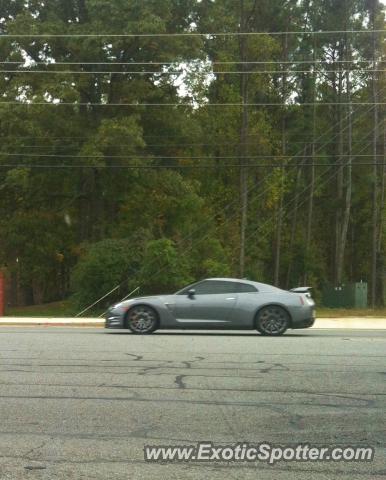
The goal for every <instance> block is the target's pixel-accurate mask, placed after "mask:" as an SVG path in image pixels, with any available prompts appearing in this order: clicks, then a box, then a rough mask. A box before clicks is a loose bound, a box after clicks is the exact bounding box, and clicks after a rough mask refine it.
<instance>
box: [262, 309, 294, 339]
mask: <svg viewBox="0 0 386 480" xmlns="http://www.w3.org/2000/svg"><path fill="white" fill-rule="evenodd" d="M289 324H290V317H289V315H288V313H287V312H286V311H285V310H284V308H282V307H279V306H277V305H269V306H267V307H264V308H262V309H261V310H260V311H259V312H258V313H257V316H256V330H257V331H259V332H260V333H261V334H262V335H271V336H279V335H283V333H284V332H285V331H286V330H287V328H288V327H289Z"/></svg>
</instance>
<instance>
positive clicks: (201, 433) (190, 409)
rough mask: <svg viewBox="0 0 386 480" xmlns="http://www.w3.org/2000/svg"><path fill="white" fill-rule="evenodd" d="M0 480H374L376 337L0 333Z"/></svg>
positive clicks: (380, 350)
mask: <svg viewBox="0 0 386 480" xmlns="http://www.w3.org/2000/svg"><path fill="white" fill-rule="evenodd" d="M0 360H1V365H0V479H12V480H14V479H23V480H24V479H34V480H35V479H50V480H53V479H77V480H78V479H87V480H90V479H100V480H102V479H103V480H106V479H130V480H137V479H145V480H148V479H150V480H151V479H157V480H158V479H165V480H169V479H178V480H180V479H185V478H186V479H210V480H217V479H241V478H242V479H259V480H260V479H263V480H265V479H275V480H282V479H285V480H287V479H300V480H301V479H311V478H312V480H321V479H338V478H339V479H340V478H342V479H347V480H348V479H350V480H353V479H354V480H355V479H359V478H360V479H364V478H374V479H378V478H379V479H381V478H382V479H384V478H385V476H386V455H385V454H386V448H385V443H386V442H385V441H386V421H385V420H386V414H385V412H386V401H385V400H386V332H385V331H367V330H362V331H353V330H344V331H343V330H313V329H310V330H303V331H298V332H296V333H295V332H294V333H291V332H290V333H288V334H286V335H285V336H283V337H281V338H266V337H262V336H259V335H257V334H254V333H217V334H215V333H188V332H186V333H183V332H181V333H180V332H175V333H167V332H160V333H156V334H154V335H151V336H135V335H131V334H129V333H126V332H121V331H107V332H106V331H104V330H102V329H96V328H58V327H48V328H38V327H23V328H21V327H19V328H17V327H15V328H10V327H2V328H0ZM206 440H209V441H212V442H215V443H216V444H221V445H224V444H234V443H236V442H242V441H246V442H251V443H259V442H262V441H267V442H272V443H280V444H288V443H291V444H293V443H312V444H323V445H325V444H333V445H344V444H348V445H357V444H358V445H372V446H374V447H375V448H376V456H375V460H374V461H373V462H372V463H352V462H348V463H327V462H323V463H322V462H319V463H303V462H296V463H283V462H279V463H277V464H276V465H274V466H269V465H267V464H264V463H252V464H251V463H237V464H235V463H214V464H208V463H183V464H165V465H160V464H157V465H156V464H149V463H145V462H144V459H143V447H144V445H145V444H147V445H149V444H150V445H154V444H161V445H175V444H183V445H187V444H195V443H196V442H198V441H206Z"/></svg>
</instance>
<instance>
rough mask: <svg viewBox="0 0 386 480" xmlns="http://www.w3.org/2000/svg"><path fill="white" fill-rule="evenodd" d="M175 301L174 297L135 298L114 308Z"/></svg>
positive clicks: (152, 296) (151, 296)
mask: <svg viewBox="0 0 386 480" xmlns="http://www.w3.org/2000/svg"><path fill="white" fill-rule="evenodd" d="M174 301H175V296H174V295H150V296H147V297H135V298H129V299H127V300H124V301H123V302H120V303H117V304H116V305H114V306H115V307H125V306H130V305H132V304H133V303H138V302H149V303H170V302H174Z"/></svg>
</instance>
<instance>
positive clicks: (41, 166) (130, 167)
mask: <svg viewBox="0 0 386 480" xmlns="http://www.w3.org/2000/svg"><path fill="white" fill-rule="evenodd" d="M355 156H356V155H353V157H355ZM373 165H379V166H382V165H386V163H380V162H356V163H353V164H352V166H353V167H354V166H373ZM344 166H347V162H346V163H312V164H311V163H309V164H307V163H305V164H302V168H303V167H344ZM243 167H248V168H260V167H261V168H299V165H298V164H291V165H289V164H288V163H287V164H286V163H276V164H264V163H255V164H251V163H247V164H239V163H236V164H222V165H221V164H220V165H217V164H212V165H186V164H183V165H89V164H82V165H80V164H77V165H74V164H72V165H67V164H47V165H44V164H28V163H16V164H7V163H3V164H0V168H32V169H35V168H36V169H47V168H48V169H72V168H74V169H79V168H91V169H96V170H98V169H102V170H109V169H120V170H125V169H127V170H133V169H134V170H135V169H140V170H144V169H146V170H149V169H150V170H151V169H169V168H170V169H175V168H183V169H185V168H186V169H188V168H192V169H207V168H209V169H210V168H214V169H218V168H243Z"/></svg>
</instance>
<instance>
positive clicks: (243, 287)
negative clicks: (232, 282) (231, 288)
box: [237, 283, 258, 293]
mask: <svg viewBox="0 0 386 480" xmlns="http://www.w3.org/2000/svg"><path fill="white" fill-rule="evenodd" d="M257 292H258V290H257V288H256V287H254V286H253V285H250V284H248V283H238V284H237V293H257Z"/></svg>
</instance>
